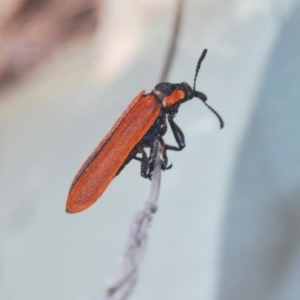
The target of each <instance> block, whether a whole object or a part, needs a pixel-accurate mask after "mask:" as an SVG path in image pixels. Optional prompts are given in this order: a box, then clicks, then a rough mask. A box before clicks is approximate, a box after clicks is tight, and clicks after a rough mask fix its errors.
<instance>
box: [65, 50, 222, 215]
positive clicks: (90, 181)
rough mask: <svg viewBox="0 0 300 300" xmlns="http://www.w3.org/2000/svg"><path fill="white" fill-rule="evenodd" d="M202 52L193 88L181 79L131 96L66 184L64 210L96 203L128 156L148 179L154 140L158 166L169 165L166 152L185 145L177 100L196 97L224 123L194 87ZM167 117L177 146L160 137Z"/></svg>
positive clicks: (72, 210) (126, 162) (153, 154)
mask: <svg viewBox="0 0 300 300" xmlns="http://www.w3.org/2000/svg"><path fill="white" fill-rule="evenodd" d="M206 53H207V50H206V49H205V50H204V51H203V52H202V55H201V57H200V58H199V61H198V64H197V67H196V73H195V77H194V86H193V88H191V87H190V86H189V85H188V84H187V83H185V82H182V83H179V84H172V83H167V82H166V83H160V84H158V85H156V86H155V88H154V90H153V91H152V92H151V93H149V94H145V91H142V92H140V93H139V94H138V95H137V96H136V97H135V98H134V99H133V101H132V102H131V103H130V104H129V106H128V107H127V109H126V110H125V111H124V112H123V113H122V115H121V116H120V118H119V119H118V120H117V122H116V123H115V125H114V126H113V127H112V129H111V130H110V131H109V133H108V134H107V135H106V136H105V137H104V139H103V140H102V141H101V142H100V144H99V145H98V146H97V147H96V149H95V150H94V151H93V153H92V154H91V155H90V156H89V157H88V158H87V160H86V161H85V162H84V164H83V165H82V167H81V168H80V169H79V171H78V172H77V174H76V176H75V178H74V180H73V182H72V184H71V187H70V191H69V196H68V200H67V206H66V211H67V212H69V213H76V212H80V211H82V210H84V209H86V208H88V207H89V206H91V205H92V204H93V203H94V202H96V201H97V199H98V198H99V197H100V196H101V195H102V194H103V192H104V191H105V189H106V188H107V187H108V185H109V184H110V182H111V181H112V180H113V179H114V177H115V176H116V175H118V174H119V173H120V171H121V170H122V169H123V168H124V167H125V165H126V164H128V163H129V162H130V161H131V160H132V159H136V160H139V161H140V162H141V176H143V177H145V178H150V179H151V175H152V172H153V168H154V159H155V157H156V149H155V146H154V144H155V143H154V142H155V140H157V139H158V140H159V141H160V143H161V145H162V146H163V147H164V155H163V158H164V160H163V163H162V169H163V170H167V169H169V168H171V167H172V166H171V165H170V166H168V158H167V154H166V151H167V150H175V151H180V150H182V149H183V148H184V147H185V139H184V134H183V133H182V131H181V129H180V128H179V127H178V126H177V125H176V123H175V122H174V120H173V119H174V117H175V116H176V114H177V112H178V108H179V106H180V104H181V103H183V102H186V101H188V100H191V99H193V98H195V97H196V98H199V99H200V100H202V101H203V103H204V104H205V105H206V106H207V107H208V108H209V109H210V110H211V111H212V112H213V113H214V114H215V115H216V116H217V117H218V119H219V121H220V127H221V128H222V127H223V126H224V122H223V120H222V118H221V117H220V116H219V114H218V113H217V112H216V111H215V110H214V109H213V108H211V107H210V106H209V105H208V104H207V103H206V100H207V97H206V95H205V94H203V93H202V92H199V91H196V90H195V84H196V78H197V75H198V72H199V70H200V66H201V63H202V61H203V59H204V57H205V55H206ZM167 119H168V122H169V124H170V126H171V129H172V132H173V134H174V137H175V140H176V143H177V146H171V145H167V144H166V143H165V142H164V140H163V138H162V137H163V136H164V134H165V133H166V131H167ZM147 147H148V148H150V155H149V157H148V156H147V153H146V151H145V148H147ZM138 154H141V157H139V156H137V155H138Z"/></svg>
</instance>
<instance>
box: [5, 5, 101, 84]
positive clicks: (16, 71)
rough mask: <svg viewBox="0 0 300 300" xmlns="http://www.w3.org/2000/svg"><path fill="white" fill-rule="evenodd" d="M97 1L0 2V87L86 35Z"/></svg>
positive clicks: (95, 14) (96, 13) (93, 20)
mask: <svg viewBox="0 0 300 300" xmlns="http://www.w3.org/2000/svg"><path fill="white" fill-rule="evenodd" d="M99 6H100V0H72V1H69V0H4V1H2V3H1V10H0V88H2V87H3V86H4V85H5V84H7V83H9V82H11V81H13V80H15V79H17V78H20V77H22V76H24V75H25V74H26V73H27V72H28V71H30V70H31V69H32V68H34V67H36V66H37V65H38V64H39V63H41V62H43V61H44V60H45V59H46V58H49V57H51V54H53V53H54V52H55V51H56V50H58V49H60V48H61V47H62V46H65V45H66V44H68V43H70V42H74V41H75V40H78V39H81V38H84V37H87V36H90V35H91V34H92V33H93V32H94V31H95V29H96V28H97V25H98V19H99Z"/></svg>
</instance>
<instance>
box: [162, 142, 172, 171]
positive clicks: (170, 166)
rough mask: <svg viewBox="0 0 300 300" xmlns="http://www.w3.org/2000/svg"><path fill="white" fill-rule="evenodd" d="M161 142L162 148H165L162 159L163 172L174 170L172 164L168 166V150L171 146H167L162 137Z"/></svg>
mask: <svg viewBox="0 0 300 300" xmlns="http://www.w3.org/2000/svg"><path fill="white" fill-rule="evenodd" d="M159 142H160V144H161V146H162V148H163V151H164V152H163V157H162V164H161V168H162V170H163V171H164V170H169V169H171V168H172V164H170V165H169V166H168V156H167V149H168V147H169V145H167V144H166V143H165V141H164V140H163V138H162V137H161V138H160V139H159ZM170 147H173V146H170Z"/></svg>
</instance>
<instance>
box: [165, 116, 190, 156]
mask: <svg viewBox="0 0 300 300" xmlns="http://www.w3.org/2000/svg"><path fill="white" fill-rule="evenodd" d="M168 121H169V124H170V126H171V129H172V132H173V135H174V138H175V140H176V143H177V145H178V147H176V146H170V145H165V147H166V148H165V149H166V150H174V151H181V150H182V149H183V148H184V147H185V138H184V134H183V132H182V131H181V129H180V128H179V127H178V125H177V124H176V123H175V122H174V120H173V117H172V116H170V115H169V116H168Z"/></svg>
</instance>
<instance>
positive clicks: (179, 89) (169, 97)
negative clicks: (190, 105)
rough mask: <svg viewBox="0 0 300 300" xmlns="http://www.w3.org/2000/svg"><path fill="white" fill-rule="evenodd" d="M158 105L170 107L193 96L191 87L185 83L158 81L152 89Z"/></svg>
mask: <svg viewBox="0 0 300 300" xmlns="http://www.w3.org/2000/svg"><path fill="white" fill-rule="evenodd" d="M153 93H154V95H155V96H156V99H157V100H158V102H159V105H160V106H162V107H164V108H170V107H172V106H173V105H177V104H180V103H182V102H185V101H187V100H189V99H192V98H193V91H192V89H191V87H190V86H189V85H188V84H187V83H185V82H182V83H178V84H172V83H168V82H164V83H160V84H158V85H156V86H155V88H154V90H153Z"/></svg>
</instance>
